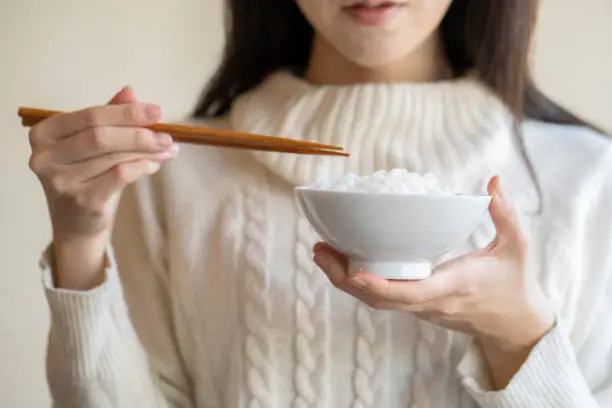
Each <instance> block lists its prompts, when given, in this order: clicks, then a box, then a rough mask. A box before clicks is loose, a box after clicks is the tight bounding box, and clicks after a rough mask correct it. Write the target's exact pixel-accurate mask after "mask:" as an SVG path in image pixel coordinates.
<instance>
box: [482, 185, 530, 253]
mask: <svg viewBox="0 0 612 408" xmlns="http://www.w3.org/2000/svg"><path fill="white" fill-rule="evenodd" d="M488 190H489V194H491V196H492V200H491V205H490V207H489V212H490V213H491V219H492V221H493V224H495V229H496V230H497V237H496V239H495V242H496V243H497V244H500V245H502V246H507V245H510V246H511V247H513V248H515V249H516V248H522V247H523V246H524V241H525V238H524V235H523V233H522V231H521V226H520V223H519V220H518V216H517V214H516V211H515V210H514V207H513V206H512V204H511V203H510V202H509V201H508V199H507V198H506V196H505V195H504V193H503V191H502V188H501V185H500V182H499V177H497V176H495V177H493V178H492V179H491V181H490V182H489V187H488Z"/></svg>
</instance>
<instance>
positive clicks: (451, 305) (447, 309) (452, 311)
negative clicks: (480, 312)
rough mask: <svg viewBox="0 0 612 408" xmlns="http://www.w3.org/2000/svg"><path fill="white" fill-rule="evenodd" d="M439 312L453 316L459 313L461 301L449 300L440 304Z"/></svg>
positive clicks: (446, 315)
mask: <svg viewBox="0 0 612 408" xmlns="http://www.w3.org/2000/svg"><path fill="white" fill-rule="evenodd" d="M438 313H440V314H441V315H442V316H445V317H452V316H455V315H457V313H459V303H458V302H456V301H448V302H444V303H442V304H440V305H439V306H438Z"/></svg>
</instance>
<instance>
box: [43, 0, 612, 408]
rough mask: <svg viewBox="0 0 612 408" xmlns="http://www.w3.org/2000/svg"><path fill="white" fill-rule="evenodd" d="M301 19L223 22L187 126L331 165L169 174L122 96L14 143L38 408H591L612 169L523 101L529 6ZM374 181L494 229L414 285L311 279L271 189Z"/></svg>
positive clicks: (608, 344) (413, 0) (307, 4)
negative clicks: (45, 225)
mask: <svg viewBox="0 0 612 408" xmlns="http://www.w3.org/2000/svg"><path fill="white" fill-rule="evenodd" d="M296 3H297V4H296ZM296 3H294V2H293V1H291V0H285V1H281V2H276V3H275V4H274V5H272V4H268V3H267V2H265V1H263V0H262V1H253V0H248V1H247V0H233V1H229V2H228V5H229V16H230V24H229V27H230V31H229V33H228V43H227V48H226V53H225V57H224V60H223V63H222V65H221V67H220V68H219V71H218V72H217V74H216V76H215V77H214V79H213V80H212V82H211V84H210V86H209V87H208V90H207V91H206V93H205V95H204V97H203V99H202V102H201V104H200V106H199V107H198V109H197V112H196V116H197V117H199V118H201V119H203V120H204V123H205V124H207V125H208V126H219V127H229V128H233V129H239V130H243V131H251V132H262V133H268V134H278V135H284V136H293V137H302V138H304V139H312V140H314V139H316V140H320V141H323V142H328V143H335V144H341V145H343V146H345V147H346V148H347V149H348V150H349V151H350V152H351V153H352V158H351V159H348V160H344V159H336V158H334V159H332V158H327V159H323V158H313V157H296V156H292V155H280V154H260V153H250V152H242V151H235V150H232V151H229V150H222V149H213V148H200V147H189V146H182V147H181V148H182V152H181V155H180V156H181V157H180V158H179V159H177V160H173V161H171V162H169V163H166V162H167V161H168V160H169V159H171V158H173V157H175V156H177V153H178V149H177V148H176V146H175V145H174V144H173V142H172V140H171V139H170V138H169V137H168V136H166V135H162V134H153V133H151V132H149V131H147V130H145V129H144V128H143V127H144V126H145V125H149V124H152V123H155V122H157V121H158V120H159V119H160V109H159V107H157V106H156V105H153V104H147V103H142V102H139V101H138V100H137V99H136V97H135V95H134V93H133V92H132V91H131V90H130V89H124V90H122V91H121V92H119V93H118V94H117V95H116V96H115V97H114V98H113V99H112V100H111V101H110V103H109V104H108V105H106V106H98V107H92V108H88V109H85V110H82V111H78V112H72V113H68V114H65V115H62V116H57V117H53V118H50V119H48V120H46V121H45V122H43V123H41V124H39V125H38V126H36V127H35V128H33V129H32V132H31V139H32V146H33V154H32V158H31V165H32V168H33V169H34V171H35V172H36V173H37V174H38V175H39V176H40V178H41V181H42V184H43V187H44V189H45V192H46V195H47V198H48V202H49V208H50V213H51V220H52V223H53V245H52V246H50V247H49V250H48V251H47V252H46V254H45V257H44V259H43V261H44V262H43V266H44V284H45V288H46V293H47V297H48V300H49V304H50V308H51V316H52V326H51V333H50V337H49V352H48V378H49V383H50V387H51V391H52V395H53V398H54V400H55V404H56V406H58V407H177V408H178V407H181V408H184V407H211V408H218V407H262V408H263V407H283V408H284V407H290V406H291V407H315V406H317V407H331V406H337V407H406V406H411V407H424V408H441V407H457V408H459V407H462V408H467V407H485V408H523V407H530V408H532V407H538V408H578V407H580V408H589V407H593V408H594V407H608V406H611V405H612V365H611V364H610V363H611V362H612V324H611V323H610V321H609V318H608V313H607V312H608V311H609V310H611V308H612V300H611V299H612V298H611V297H610V296H609V295H607V294H609V293H610V290H611V289H612V255H611V254H610V251H609V249H610V245H612V221H611V217H609V209H610V208H612V177H611V176H610V175H611V174H612V173H611V172H612V148H611V145H610V143H609V139H606V138H605V137H603V136H602V135H601V134H598V133H597V132H596V131H595V130H594V129H592V128H590V127H588V126H587V125H586V124H584V123H583V122H581V121H580V120H579V119H577V118H576V117H574V116H573V115H571V114H570V113H568V112H566V111H565V110H563V109H561V108H560V107H558V106H557V105H555V104H554V103H553V102H551V101H550V100H548V99H546V98H545V97H544V96H543V95H542V94H541V93H540V92H538V90H537V89H536V88H535V87H534V85H533V83H532V82H531V81H530V79H529V74H528V71H527V68H526V67H527V56H528V51H529V42H530V38H531V34H532V29H533V25H534V22H535V11H536V4H535V2H526V1H522V0H503V1H499V0H486V1H485V0H455V1H451V0H402V1H397V2H394V3H391V2H381V1H378V0H368V1H365V0H364V1H353V0H347V1H344V0H333V1H331V0H298V1H297V2H296ZM515 142H518V143H515ZM162 163H166V164H164V167H163V169H162V170H161V171H160V172H159V173H158V174H156V175H155V176H154V177H145V176H147V175H150V174H153V173H156V172H157V171H158V170H159V169H160V166H161V165H162ZM393 167H403V168H407V169H409V170H411V171H415V172H420V173H424V172H429V171H431V172H433V173H435V174H436V175H437V176H438V177H439V178H440V179H441V180H442V181H443V183H444V184H445V185H447V186H448V187H451V188H454V189H457V190H460V191H463V192H467V193H476V192H481V191H482V190H483V188H485V187H486V185H487V184H489V191H490V192H491V194H492V195H493V196H494V199H493V201H492V205H491V221H490V222H487V223H486V224H485V225H484V226H483V227H482V228H481V229H480V230H479V231H477V232H476V233H475V234H474V237H473V238H472V239H471V240H470V242H469V243H466V244H465V245H464V246H463V247H462V248H458V249H457V250H456V251H455V252H453V253H452V254H450V255H449V257H448V259H447V260H446V262H444V263H441V264H440V265H439V267H438V268H437V269H436V271H435V273H434V275H433V276H432V277H431V278H430V279H427V280H425V281H422V282H388V281H385V280H383V279H380V278H376V277H375V276H372V275H369V274H368V273H367V272H363V273H359V274H355V275H353V276H350V277H349V276H347V275H346V273H345V258H344V257H343V256H342V255H341V254H339V253H337V252H335V251H334V250H333V249H332V248H330V247H329V246H327V245H325V244H321V243H320V244H317V245H316V246H315V247H314V262H315V263H316V264H317V265H318V266H319V267H320V268H321V269H322V270H323V271H324V272H325V273H324V274H323V273H320V272H319V270H318V268H316V267H315V265H314V263H313V262H312V260H313V259H312V258H311V256H312V252H311V245H312V243H313V242H315V239H316V237H315V235H314V234H313V233H312V231H311V230H310V228H309V226H308V224H307V222H306V221H305V220H304V219H303V217H302V216H301V215H300V213H299V210H298V208H297V207H296V205H295V204H294V201H293V195H292V187H293V186H295V185H302V184H309V183H311V182H314V181H315V180H316V179H319V178H333V177H337V176H340V175H342V174H344V173H346V172H349V171H356V172H359V173H362V174H367V173H370V172H373V171H375V170H379V169H385V168H387V169H388V168H393ZM494 175H499V176H500V179H499V180H502V182H503V184H504V193H502V192H501V188H500V182H499V180H498V178H496V177H493V176H494ZM136 180H138V182H137V183H135V184H133V185H132V186H130V188H128V189H126V190H125V191H124V192H123V194H122V196H121V200H120V204H119V205H117V202H118V201H119V200H118V197H119V194H120V192H121V191H122V190H123V188H124V187H125V186H126V185H128V184H130V183H132V182H134V181H136ZM490 180H491V181H490ZM489 181H490V182H489ZM117 206H118V207H119V209H118V212H116V208H117ZM513 208H514V209H513ZM113 225H114V227H115V228H114V232H115V233H114V234H113V238H112V239H111V237H110V235H111V227H112V226H113ZM330 281H331V283H332V284H333V286H335V287H332V285H330V284H329V282H330ZM338 289H339V290H338Z"/></svg>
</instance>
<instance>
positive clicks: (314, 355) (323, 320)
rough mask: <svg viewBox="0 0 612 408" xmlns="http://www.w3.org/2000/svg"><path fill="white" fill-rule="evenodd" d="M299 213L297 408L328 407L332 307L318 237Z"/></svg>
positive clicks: (296, 311)
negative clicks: (316, 251)
mask: <svg viewBox="0 0 612 408" xmlns="http://www.w3.org/2000/svg"><path fill="white" fill-rule="evenodd" d="M295 211H296V212H297V213H298V217H297V219H298V222H297V225H296V231H297V240H296V243H295V263H296V276H295V281H294V282H295V294H296V302H295V321H296V329H297V330H296V334H295V352H296V364H295V371H294V374H293V375H294V382H295V391H296V396H295V399H294V400H293V407H294V408H309V407H310V408H312V407H321V408H324V407H328V406H329V387H330V386H331V384H330V378H329V370H328V369H329V364H330V362H329V358H330V356H329V334H328V315H329V305H328V299H327V296H326V295H327V293H326V290H325V287H324V283H325V280H324V275H323V274H322V273H321V272H320V271H318V270H316V267H315V265H314V263H313V262H312V256H311V254H312V245H313V243H314V240H315V238H316V235H315V233H314V231H313V229H312V227H311V226H310V224H309V223H308V221H307V220H306V219H305V217H303V216H301V215H300V214H299V211H300V210H299V208H296V209H295Z"/></svg>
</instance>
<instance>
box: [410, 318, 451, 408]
mask: <svg viewBox="0 0 612 408" xmlns="http://www.w3.org/2000/svg"><path fill="white" fill-rule="evenodd" d="M415 327H418V333H419V334H418V337H419V340H418V342H417V345H416V347H415V356H414V361H415V364H416V371H415V373H414V378H413V383H412V391H413V395H414V403H413V405H412V408H429V407H437V406H439V404H438V403H437V399H438V398H439V397H440V395H443V394H444V389H443V386H444V385H445V383H446V380H447V375H441V373H448V370H446V369H443V366H445V365H447V364H448V356H449V353H450V342H449V341H450V334H449V333H448V332H447V331H446V330H444V329H441V328H438V327H434V326H433V325H431V324H430V323H427V322H425V321H418V323H417V324H416V325H415ZM434 359H435V361H434Z"/></svg>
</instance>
